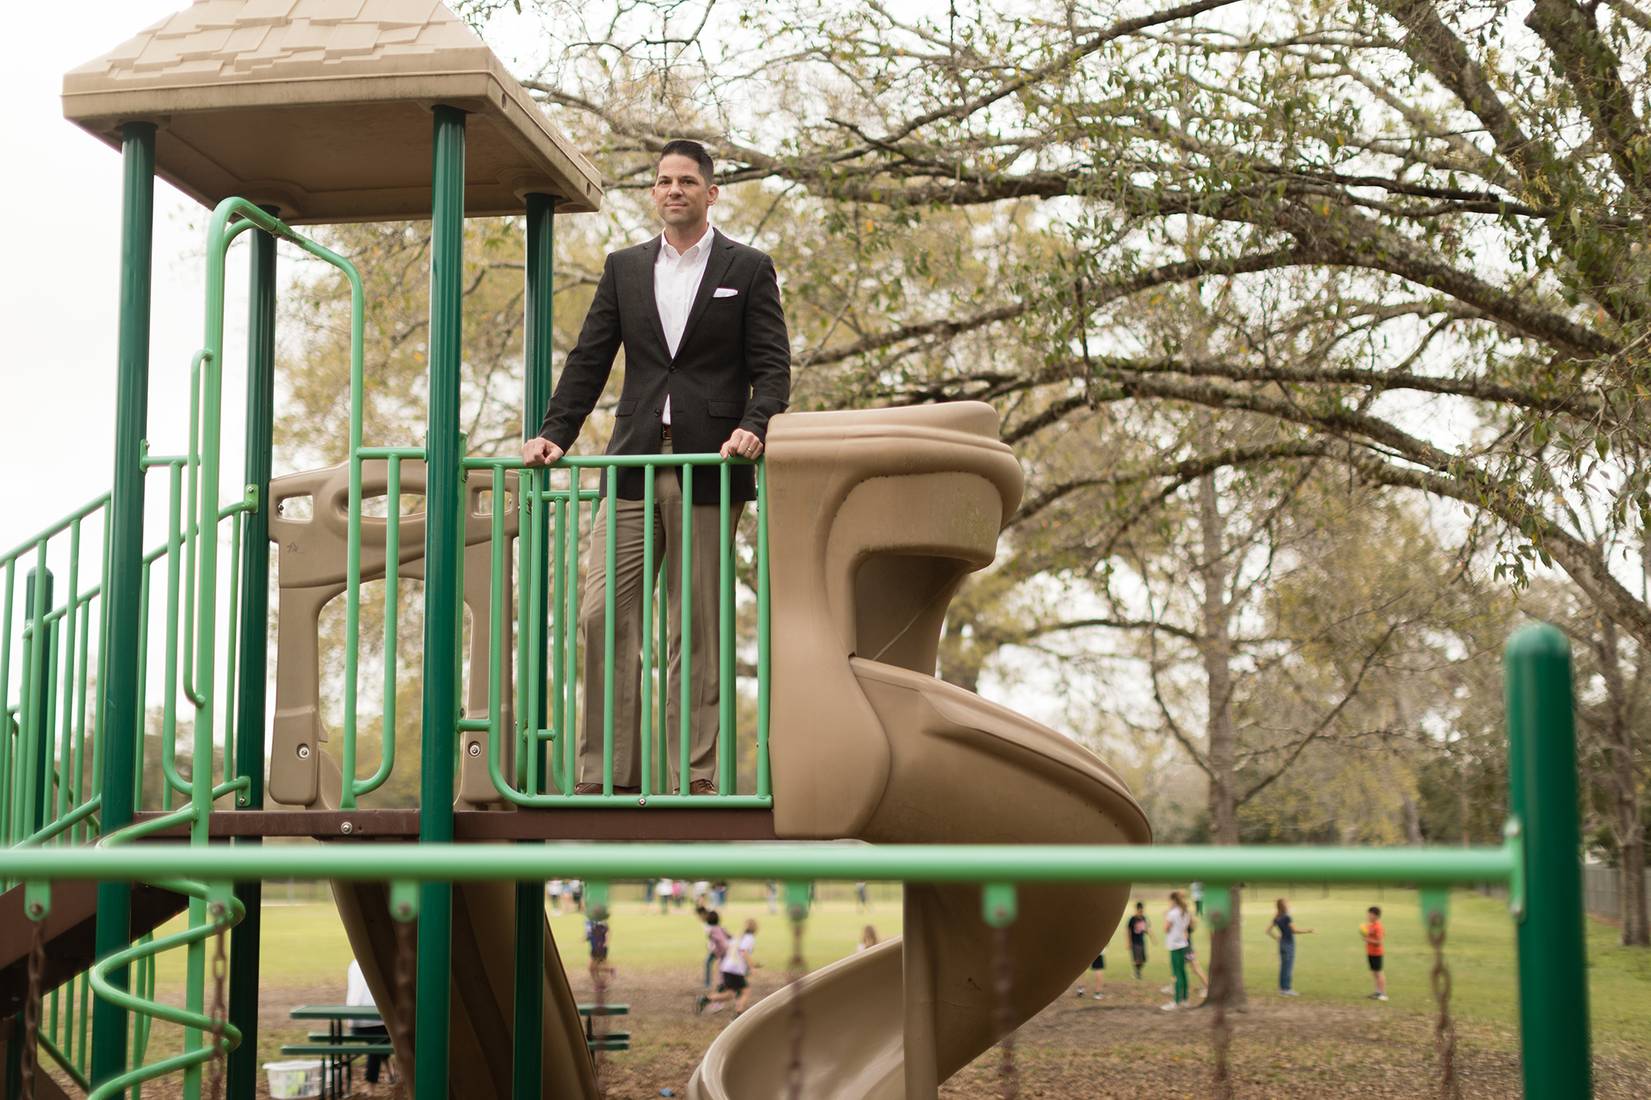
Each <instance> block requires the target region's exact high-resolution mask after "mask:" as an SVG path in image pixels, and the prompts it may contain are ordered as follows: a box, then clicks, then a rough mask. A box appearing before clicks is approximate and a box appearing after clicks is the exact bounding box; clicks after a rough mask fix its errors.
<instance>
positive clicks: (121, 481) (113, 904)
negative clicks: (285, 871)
mask: <svg viewBox="0 0 1651 1100" xmlns="http://www.w3.org/2000/svg"><path fill="white" fill-rule="evenodd" d="M121 146H122V158H123V160H122V177H123V189H124V195H123V209H122V224H121V264H120V269H121V270H120V372H119V378H118V382H117V394H116V401H115V473H114V488H113V494H112V496H111V498H110V503H109V528H110V531H109V534H108V536H107V537H108V540H109V547H108V553H109V579H108V587H107V588H106V589H105V590H104V591H105V594H106V600H107V607H108V610H107V612H106V614H107V616H108V618H107V627H106V631H105V634H104V640H105V642H107V640H108V639H109V638H133V637H136V636H137V626H138V588H139V586H140V585H141V584H142V580H143V578H142V572H143V564H142V563H143V472H142V470H141V468H140V466H139V462H140V459H141V455H142V446H143V437H144V433H145V430H146V429H145V425H146V423H147V421H148V399H149V272H150V253H151V247H152V243H153V229H154V208H155V126H154V124H153V123H149V122H129V123H127V124H125V125H124V126H122V127H121ZM101 648H102V650H103V653H104V656H105V657H106V660H107V672H106V674H105V675H104V676H102V677H100V678H99V683H98V708H97V709H98V722H99V724H100V725H101V726H102V727H103V735H104V737H106V738H107V743H106V746H105V750H104V757H103V761H102V763H103V784H102V796H103V805H102V810H101V816H102V822H101V824H102V829H103V832H104V834H105V835H107V834H109V833H112V832H115V831H116V830H118V829H122V828H125V827H126V826H127V825H130V824H131V823H132V791H133V787H134V783H135V776H134V774H133V762H134V746H135V744H136V741H137V739H138V738H140V737H142V736H143V715H142V712H141V710H139V709H138V706H137V704H138V703H139V698H138V684H137V660H136V658H137V654H136V648H137V647H130V646H114V647H111V646H108V645H104V646H102V647H101ZM131 900H132V890H131V887H130V886H129V885H128V884H126V883H124V882H106V883H99V884H98V906H97V936H96V940H97V943H96V953H97V956H98V957H99V958H102V957H104V956H105V955H108V954H110V953H111V952H114V951H117V950H119V949H121V948H123V947H125V946H126V945H127V944H128V943H129V942H131V939H132V927H131V924H132V921H131V913H132V908H131ZM109 977H110V983H111V984H112V985H114V986H116V987H117V988H122V989H123V988H125V987H126V983H127V972H126V968H124V967H121V968H117V969H115V970H113V971H112V972H111V973H110V975H109ZM93 1011H94V1019H93V1023H92V1082H93V1083H94V1084H101V1083H102V1082H104V1081H107V1080H108V1079H109V1078H111V1077H113V1076H115V1075H116V1074H119V1073H120V1072H122V1071H123V1070H124V1069H125V1062H126V1012H125V1010H124V1009H122V1008H120V1007H118V1006H117V1005H115V1004H113V1003H111V1002H108V1001H105V1000H103V999H102V998H99V999H98V1001H97V1002H96V1005H95V1007H94V1010H93Z"/></svg>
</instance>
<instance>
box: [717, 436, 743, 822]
mask: <svg viewBox="0 0 1651 1100" xmlns="http://www.w3.org/2000/svg"><path fill="white" fill-rule="evenodd" d="M717 472H718V475H719V485H718V516H719V518H718V521H717V679H718V680H719V681H720V683H719V684H718V686H717V776H718V783H717V790H718V793H720V794H723V795H731V794H733V793H735V783H734V765H735V760H734V753H735V750H736V749H737V748H738V747H739V746H738V744H737V742H736V740H735V736H736V735H735V732H734V535H733V531H732V530H731V529H730V524H729V520H730V518H731V516H730V511H731V507H732V506H731V498H732V484H733V482H732V478H733V473H734V468H733V467H732V466H731V465H729V463H728V460H727V459H723V460H722V463H721V465H720V466H719V467H718V471H717Z"/></svg>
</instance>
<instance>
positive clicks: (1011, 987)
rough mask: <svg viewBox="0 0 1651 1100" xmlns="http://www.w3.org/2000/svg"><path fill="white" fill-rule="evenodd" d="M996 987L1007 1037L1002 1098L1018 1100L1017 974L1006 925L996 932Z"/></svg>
mask: <svg viewBox="0 0 1651 1100" xmlns="http://www.w3.org/2000/svg"><path fill="white" fill-rule="evenodd" d="M992 969H993V983H992V984H993V987H994V991H995V992H996V994H997V1025H998V1030H999V1031H1001V1032H1002V1033H1003V1041H1002V1042H1001V1043H999V1044H998V1045H999V1048H1000V1049H1001V1050H1002V1052H1003V1059H1002V1061H1000V1062H999V1063H998V1070H997V1073H998V1096H999V1097H1001V1098H1002V1100H1015V1098H1016V1097H1018V1096H1019V1095H1020V1068H1019V1067H1018V1066H1016V1065H1015V1006H1014V1002H1013V1001H1012V1000H1011V998H1012V997H1013V995H1014V992H1015V970H1014V966H1013V965H1012V963H1011V962H1010V959H1009V926H1008V925H1007V924H1002V925H999V926H997V927H996V928H994V929H992Z"/></svg>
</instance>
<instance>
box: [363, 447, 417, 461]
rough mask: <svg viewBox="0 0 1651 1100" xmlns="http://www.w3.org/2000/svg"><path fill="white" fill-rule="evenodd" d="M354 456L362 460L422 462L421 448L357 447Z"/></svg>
mask: <svg viewBox="0 0 1651 1100" xmlns="http://www.w3.org/2000/svg"><path fill="white" fill-rule="evenodd" d="M355 453H356V454H358V455H360V456H361V457H362V458H416V459H418V460H419V461H421V462H422V461H423V460H424V448H423V447H357V448H356V452H355Z"/></svg>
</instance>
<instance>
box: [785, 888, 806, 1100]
mask: <svg viewBox="0 0 1651 1100" xmlns="http://www.w3.org/2000/svg"><path fill="white" fill-rule="evenodd" d="M807 925H808V910H807V909H803V908H793V909H792V910H791V961H790V962H789V963H788V964H787V970H786V976H785V984H786V986H787V988H789V989H790V990H791V1060H790V1062H788V1063H787V1064H786V1067H785V1095H786V1100H802V1095H803V1034H804V1031H805V1028H804V1021H803V990H802V986H801V985H800V984H799V983H800V982H801V981H802V980H803V975H804V974H806V973H808V964H807V963H805V962H804V961H803V932H804V931H805V929H806V927H807Z"/></svg>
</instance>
